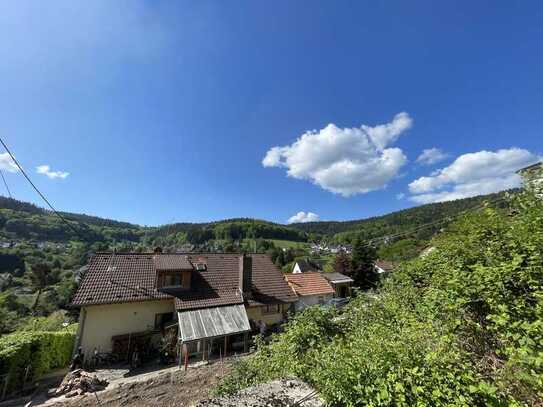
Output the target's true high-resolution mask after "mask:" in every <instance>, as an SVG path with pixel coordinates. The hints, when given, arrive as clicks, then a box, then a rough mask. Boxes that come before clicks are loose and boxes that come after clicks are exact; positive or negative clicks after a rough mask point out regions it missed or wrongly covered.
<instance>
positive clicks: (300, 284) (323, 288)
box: [285, 271, 335, 296]
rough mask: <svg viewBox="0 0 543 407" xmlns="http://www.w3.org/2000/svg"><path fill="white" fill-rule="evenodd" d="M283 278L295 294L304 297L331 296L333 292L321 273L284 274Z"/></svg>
mask: <svg viewBox="0 0 543 407" xmlns="http://www.w3.org/2000/svg"><path fill="white" fill-rule="evenodd" d="M285 278H286V280H287V281H288V283H289V284H290V286H291V287H292V289H293V290H294V291H296V294H298V295H300V296H304V295H322V294H333V293H334V292H335V291H334V289H333V288H332V286H331V285H330V284H329V283H328V280H326V279H325V278H324V277H323V276H322V274H321V273H317V272H313V271H310V272H307V273H290V274H285Z"/></svg>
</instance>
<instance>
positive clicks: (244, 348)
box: [243, 332, 249, 353]
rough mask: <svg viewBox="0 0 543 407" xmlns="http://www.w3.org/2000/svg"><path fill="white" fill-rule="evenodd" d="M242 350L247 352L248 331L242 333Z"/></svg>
mask: <svg viewBox="0 0 543 407" xmlns="http://www.w3.org/2000/svg"><path fill="white" fill-rule="evenodd" d="M243 352H244V353H247V352H249V332H245V333H244V334H243Z"/></svg>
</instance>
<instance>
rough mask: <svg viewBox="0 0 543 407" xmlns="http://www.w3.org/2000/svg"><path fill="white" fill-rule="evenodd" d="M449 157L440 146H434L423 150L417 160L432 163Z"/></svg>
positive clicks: (420, 162)
mask: <svg viewBox="0 0 543 407" xmlns="http://www.w3.org/2000/svg"><path fill="white" fill-rule="evenodd" d="M447 157H448V155H447V154H445V153H444V152H443V151H441V150H440V149H439V148H435V147H433V148H427V149H426V150H423V151H422V153H421V154H420V155H419V157H418V158H417V162H418V163H419V164H423V165H432V164H436V163H438V162H440V161H443V160H444V159H446V158H447Z"/></svg>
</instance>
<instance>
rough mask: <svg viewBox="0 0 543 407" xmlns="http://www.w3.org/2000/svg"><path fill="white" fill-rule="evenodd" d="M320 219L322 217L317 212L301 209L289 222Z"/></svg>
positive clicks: (305, 221)
mask: <svg viewBox="0 0 543 407" xmlns="http://www.w3.org/2000/svg"><path fill="white" fill-rule="evenodd" d="M319 219H320V217H319V215H317V214H316V213H313V212H304V211H300V212H298V213H297V214H296V215H293V216H291V217H290V218H288V220H287V223H307V222H317V221H318V220H319Z"/></svg>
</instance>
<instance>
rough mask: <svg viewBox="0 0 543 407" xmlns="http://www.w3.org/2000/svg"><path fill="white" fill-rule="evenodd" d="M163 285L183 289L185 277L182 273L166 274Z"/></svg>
mask: <svg viewBox="0 0 543 407" xmlns="http://www.w3.org/2000/svg"><path fill="white" fill-rule="evenodd" d="M163 284H164V285H163V287H183V276H182V274H181V273H175V274H166V275H165V276H164V279H163Z"/></svg>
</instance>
